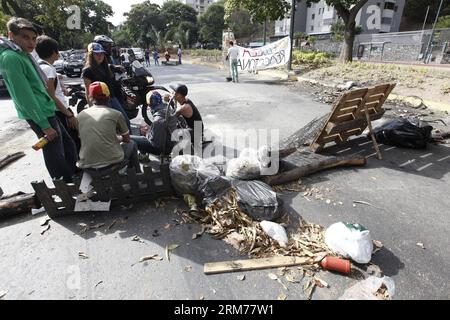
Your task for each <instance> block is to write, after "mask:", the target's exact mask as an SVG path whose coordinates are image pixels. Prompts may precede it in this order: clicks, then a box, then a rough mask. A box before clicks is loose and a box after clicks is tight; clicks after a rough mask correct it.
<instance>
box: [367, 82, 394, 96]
mask: <svg viewBox="0 0 450 320" xmlns="http://www.w3.org/2000/svg"><path fill="white" fill-rule="evenodd" d="M390 86H391V85H390V84H382V85H379V86H375V87H371V88H369V89H368V90H367V96H369V97H370V96H374V95H377V94H380V93H383V94H385V93H386V91H388V89H389V88H390Z"/></svg>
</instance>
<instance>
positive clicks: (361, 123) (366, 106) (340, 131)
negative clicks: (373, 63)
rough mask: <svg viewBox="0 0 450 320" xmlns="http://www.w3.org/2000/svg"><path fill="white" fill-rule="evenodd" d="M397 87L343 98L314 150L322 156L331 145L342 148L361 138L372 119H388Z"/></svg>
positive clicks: (357, 92)
mask: <svg viewBox="0 0 450 320" xmlns="http://www.w3.org/2000/svg"><path fill="white" fill-rule="evenodd" d="M395 85H396V84H395V83H394V84H384V85H379V86H375V87H372V88H363V89H356V90H352V91H347V92H345V93H344V94H342V96H341V97H340V98H339V99H338V100H337V101H336V102H335V104H334V105H333V109H332V111H331V114H330V116H329V118H328V121H327V122H326V123H325V126H324V128H323V130H321V131H320V132H319V134H318V135H317V136H316V138H315V140H314V141H313V143H312V144H311V146H310V147H311V149H312V150H313V151H314V152H319V151H320V150H322V149H323V148H324V147H325V145H326V144H328V143H330V142H335V143H336V144H341V143H345V142H346V141H347V140H348V138H350V137H351V136H358V135H361V134H362V133H363V132H364V130H365V129H366V128H367V126H368V125H369V124H370V122H368V119H370V121H374V120H378V119H380V118H381V117H382V116H383V115H384V113H385V110H384V109H383V104H384V103H385V101H386V99H387V98H388V96H389V94H390V93H391V92H392V90H393V89H394V88H395Z"/></svg>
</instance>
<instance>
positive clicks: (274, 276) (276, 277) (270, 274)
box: [267, 273, 289, 290]
mask: <svg viewBox="0 0 450 320" xmlns="http://www.w3.org/2000/svg"><path fill="white" fill-rule="evenodd" d="M267 276H268V277H269V278H270V279H272V280H276V281H277V282H278V283H279V284H281V285H282V286H283V288H284V290H289V289H288V288H287V287H286V285H285V284H284V283H283V282H282V281H281V280H280V279H279V278H278V276H277V275H276V274H275V273H269V274H268V275H267Z"/></svg>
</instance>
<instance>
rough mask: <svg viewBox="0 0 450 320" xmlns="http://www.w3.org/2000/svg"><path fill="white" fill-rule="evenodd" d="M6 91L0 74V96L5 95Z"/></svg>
mask: <svg viewBox="0 0 450 320" xmlns="http://www.w3.org/2000/svg"><path fill="white" fill-rule="evenodd" d="M7 93H8V89H6V84H5V81H4V80H3V76H2V74H1V73H0V95H3V94H7Z"/></svg>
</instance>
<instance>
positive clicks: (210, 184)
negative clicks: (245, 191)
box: [197, 175, 232, 206]
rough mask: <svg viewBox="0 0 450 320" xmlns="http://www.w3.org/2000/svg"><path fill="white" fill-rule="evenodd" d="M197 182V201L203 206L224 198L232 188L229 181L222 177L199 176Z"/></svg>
mask: <svg viewBox="0 0 450 320" xmlns="http://www.w3.org/2000/svg"><path fill="white" fill-rule="evenodd" d="M199 181H200V184H199V187H198V190H197V199H201V203H202V204H203V205H204V206H207V205H210V204H212V203H214V201H216V200H219V199H221V198H222V197H224V196H225V195H226V194H227V192H228V191H229V190H230V189H231V187H232V186H231V179H229V178H227V177H222V176H204V175H199Z"/></svg>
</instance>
